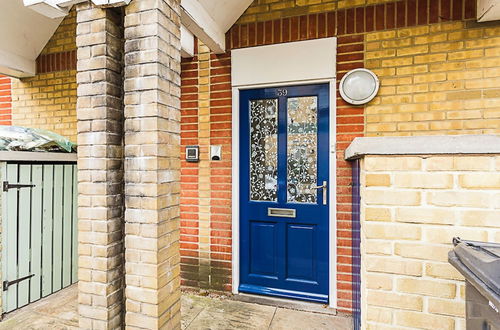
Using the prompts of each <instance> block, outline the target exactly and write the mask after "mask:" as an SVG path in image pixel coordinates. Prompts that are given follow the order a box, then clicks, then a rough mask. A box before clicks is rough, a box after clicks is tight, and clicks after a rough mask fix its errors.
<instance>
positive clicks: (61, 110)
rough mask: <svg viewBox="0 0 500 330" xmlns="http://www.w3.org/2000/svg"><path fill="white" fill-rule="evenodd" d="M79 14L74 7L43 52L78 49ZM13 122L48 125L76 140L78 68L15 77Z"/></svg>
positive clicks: (36, 125)
mask: <svg viewBox="0 0 500 330" xmlns="http://www.w3.org/2000/svg"><path fill="white" fill-rule="evenodd" d="M75 36H76V14H75V12H74V11H71V12H70V14H69V15H68V16H67V17H66V18H65V19H64V20H63V22H62V23H61V25H60V26H59V27H58V28H57V30H56V32H55V33H54V35H53V36H52V38H51V39H50V41H49V42H48V43H47V45H46V46H45V48H44V49H43V51H42V55H45V54H53V53H59V52H67V51H72V50H75V49H76V41H75ZM12 125H17V126H26V127H35V128H44V129H48V130H51V131H54V132H56V133H58V134H61V135H63V136H65V137H67V138H69V139H71V141H73V142H76V70H68V71H56V72H49V73H42V74H37V75H36V76H35V77H33V78H25V79H21V80H19V79H12Z"/></svg>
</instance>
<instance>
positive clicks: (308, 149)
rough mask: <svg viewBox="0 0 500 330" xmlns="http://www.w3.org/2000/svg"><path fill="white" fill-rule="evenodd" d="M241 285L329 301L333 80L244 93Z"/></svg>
mask: <svg viewBox="0 0 500 330" xmlns="http://www.w3.org/2000/svg"><path fill="white" fill-rule="evenodd" d="M240 118H241V131H240V251H241V260H240V283H241V284H240V287H239V290H240V291H242V292H250V293H259V294H269V295H276V296H282V297H289V298H298V299H305V300H312V301H318V302H327V301H328V268H329V267H328V261H329V251H328V249H329V244H328V239H329V236H328V233H329V231H328V228H329V224H328V222H329V219H328V210H329V206H328V203H327V201H328V187H327V186H325V188H318V186H322V185H323V182H326V183H328V181H329V177H328V169H329V156H328V155H329V134H328V129H329V87H328V85H327V84H323V85H306V86H294V87H283V88H265V89H253V90H244V91H241V92H240Z"/></svg>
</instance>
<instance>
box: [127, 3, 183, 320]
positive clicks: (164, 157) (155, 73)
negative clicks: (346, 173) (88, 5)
mask: <svg viewBox="0 0 500 330" xmlns="http://www.w3.org/2000/svg"><path fill="white" fill-rule="evenodd" d="M179 11H180V1H179V0H134V1H132V2H131V3H130V5H128V6H127V7H126V9H125V83H124V90H125V205H126V212H125V235H126V236H125V272H126V274H125V281H126V290H125V295H126V316H125V325H126V327H127V328H128V329H160V328H161V329H163V328H168V329H180V277H179V273H180V266H179V264H180V256H179V198H180V192H179V190H180V184H179V181H180V17H179Z"/></svg>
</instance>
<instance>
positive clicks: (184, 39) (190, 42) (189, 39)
mask: <svg viewBox="0 0 500 330" xmlns="http://www.w3.org/2000/svg"><path fill="white" fill-rule="evenodd" d="M181 56H182V57H184V58H190V57H193V56H194V35H193V34H192V33H191V32H190V31H189V30H188V29H187V28H186V27H185V26H184V25H181Z"/></svg>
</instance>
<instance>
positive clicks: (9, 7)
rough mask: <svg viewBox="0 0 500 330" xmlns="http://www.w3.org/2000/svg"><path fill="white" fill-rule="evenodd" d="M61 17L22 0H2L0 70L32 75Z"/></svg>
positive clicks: (11, 74) (22, 75)
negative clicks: (26, 5)
mask: <svg viewBox="0 0 500 330" xmlns="http://www.w3.org/2000/svg"><path fill="white" fill-rule="evenodd" d="M61 21H62V18H59V19H50V18H48V17H46V16H43V15H40V14H38V13H36V12H35V11H33V10H31V9H29V8H27V7H25V6H24V4H23V0H0V41H1V42H0V73H3V74H7V75H10V76H14V77H28V76H33V75H34V74H35V60H36V58H37V57H38V55H39V54H40V52H41V51H42V49H43V47H44V46H45V44H46V43H47V42H48V41H49V39H50V37H51V36H52V35H53V34H54V32H55V30H56V29H57V27H58V26H59V24H60V23H61Z"/></svg>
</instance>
